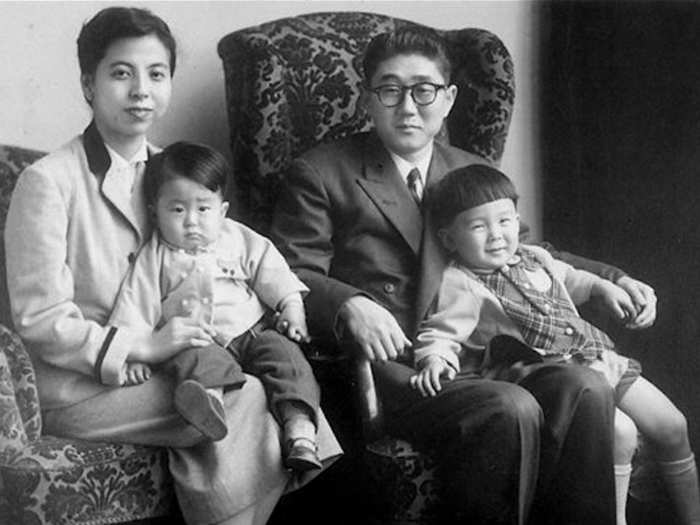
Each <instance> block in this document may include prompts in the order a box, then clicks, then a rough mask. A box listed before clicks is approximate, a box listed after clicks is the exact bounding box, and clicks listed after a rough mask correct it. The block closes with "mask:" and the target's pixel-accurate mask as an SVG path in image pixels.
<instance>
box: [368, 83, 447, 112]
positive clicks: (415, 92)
mask: <svg viewBox="0 0 700 525" xmlns="http://www.w3.org/2000/svg"><path fill="white" fill-rule="evenodd" d="M446 87H447V86H446V85H445V84H433V83H432V82H419V83H417V84H412V85H410V86H399V85H398V84H384V85H382V86H377V87H376V88H372V89H370V91H371V92H372V93H374V94H375V95H377V98H378V99H379V102H381V103H382V105H383V106H384V107H387V108H393V107H395V106H398V105H399V104H401V103H402V102H403V99H404V96H405V95H406V92H407V91H408V92H410V93H411V98H412V99H413V102H415V103H416V105H418V106H428V105H430V104H432V103H433V102H435V99H436V98H437V94H438V91H440V90H441V89H445V88H446Z"/></svg>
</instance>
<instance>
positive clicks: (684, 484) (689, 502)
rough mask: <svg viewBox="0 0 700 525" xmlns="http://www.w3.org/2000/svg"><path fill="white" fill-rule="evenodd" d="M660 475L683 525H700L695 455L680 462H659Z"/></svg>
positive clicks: (699, 490)
mask: <svg viewBox="0 0 700 525" xmlns="http://www.w3.org/2000/svg"><path fill="white" fill-rule="evenodd" d="M658 465H659V474H660V475H661V479H663V481H664V485H665V486H666V490H668V495H669V496H670V498H671V501H672V502H673V506H674V507H675V509H676V513H677V514H678V518H679V519H680V520H681V521H680V523H682V524H683V525H700V489H699V488H698V469H697V466H696V465H695V455H694V454H690V456H688V457H687V458H685V459H679V460H678V461H659V462H658Z"/></svg>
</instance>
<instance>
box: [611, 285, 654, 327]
mask: <svg viewBox="0 0 700 525" xmlns="http://www.w3.org/2000/svg"><path fill="white" fill-rule="evenodd" d="M616 284H617V285H618V286H619V287H620V288H622V289H623V290H624V291H625V292H627V293H628V294H629V296H630V297H631V298H632V301H633V302H634V305H635V307H636V310H637V314H636V316H635V317H634V318H633V319H630V320H629V321H628V322H627V323H626V324H625V326H626V327H627V328H630V329H632V330H639V329H641V328H649V327H650V326H651V325H653V324H654V321H655V320H656V293H655V292H654V289H653V288H652V287H651V286H649V285H648V284H646V283H643V282H642V281H638V280H636V279H632V277H630V276H628V275H625V276H623V277H620V278H619V279H618V280H617V283H616Z"/></svg>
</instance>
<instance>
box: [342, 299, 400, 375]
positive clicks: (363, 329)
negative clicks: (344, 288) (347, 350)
mask: <svg viewBox="0 0 700 525" xmlns="http://www.w3.org/2000/svg"><path fill="white" fill-rule="evenodd" d="M338 315H339V316H340V319H341V320H342V321H343V323H344V327H345V330H346V331H347V332H349V333H350V335H351V336H352V338H353V340H354V341H355V342H356V343H357V344H359V345H360V348H361V349H362V352H363V353H364V355H365V356H366V357H367V359H369V360H370V361H387V360H394V359H396V358H397V357H398V356H399V355H400V354H402V353H403V351H404V350H405V349H406V348H407V347H409V346H411V341H410V340H409V339H408V338H407V337H406V334H404V333H403V330H401V327H400V326H399V323H397V322H396V319H395V318H394V316H393V315H391V313H390V312H389V311H388V310H387V309H386V308H384V307H383V306H381V305H379V304H377V303H375V302H374V301H372V300H371V299H369V298H367V297H365V296H364V295H356V296H354V297H351V298H350V299H348V300H347V301H345V303H343V306H341V307H340V311H339V312H338Z"/></svg>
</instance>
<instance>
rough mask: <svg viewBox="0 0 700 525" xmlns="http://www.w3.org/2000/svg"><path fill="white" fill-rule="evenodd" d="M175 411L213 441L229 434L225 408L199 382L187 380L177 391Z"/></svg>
mask: <svg viewBox="0 0 700 525" xmlns="http://www.w3.org/2000/svg"><path fill="white" fill-rule="evenodd" d="M174 404H175V409H176V410H177V411H178V412H179V413H180V415H181V416H182V417H183V418H184V419H186V420H187V422H188V423H189V424H190V425H192V426H193V427H195V428H196V429H197V430H199V431H200V432H201V433H202V434H204V435H205V436H207V437H208V438H209V439H211V440H212V441H218V440H220V439H223V438H224V437H225V436H226V434H227V433H228V428H226V415H225V414H224V407H223V405H222V404H221V401H219V400H218V399H217V398H216V397H215V396H213V395H211V394H210V393H209V392H207V389H206V388H204V386H202V384H201V383H199V382H198V381H194V380H193V379H187V380H185V381H183V382H182V383H180V384H179V385H178V387H177V388H176V389H175V402H174Z"/></svg>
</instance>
